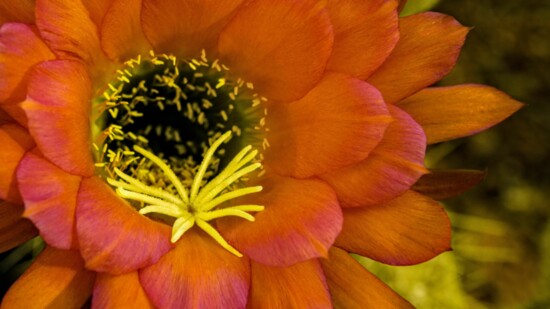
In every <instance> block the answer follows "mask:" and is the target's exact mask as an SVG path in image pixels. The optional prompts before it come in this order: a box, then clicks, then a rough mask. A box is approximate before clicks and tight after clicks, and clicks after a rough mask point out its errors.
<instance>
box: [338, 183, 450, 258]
mask: <svg viewBox="0 0 550 309" xmlns="http://www.w3.org/2000/svg"><path fill="white" fill-rule="evenodd" d="M336 246H337V247H340V248H342V249H344V250H346V251H349V252H352V253H357V254H360V255H363V256H366V257H369V258H371V259H374V260H377V261H379V262H382V263H386V264H391V265H412V264H418V263H421V262H424V261H427V260H429V259H431V258H433V257H435V256H437V255H438V254H440V253H442V252H444V251H447V250H450V248H451V224H450V222H449V218H448V217H447V213H445V210H444V209H443V207H441V205H439V204H438V203H437V202H435V201H434V200H432V199H430V198H427V197H425V196H423V195H421V194H419V193H416V192H414V191H407V192H405V193H404V194H403V195H401V196H399V197H397V198H395V199H393V200H391V201H390V202H388V203H386V204H382V205H378V206H373V207H362V208H347V209H345V210H344V226H343V228H342V232H341V233H340V235H339V236H338V238H337V239H336Z"/></svg>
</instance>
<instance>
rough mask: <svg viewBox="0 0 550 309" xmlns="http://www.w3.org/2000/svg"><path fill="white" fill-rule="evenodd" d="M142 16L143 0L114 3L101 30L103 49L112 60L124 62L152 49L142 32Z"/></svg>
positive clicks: (125, 0)
mask: <svg viewBox="0 0 550 309" xmlns="http://www.w3.org/2000/svg"><path fill="white" fill-rule="evenodd" d="M163 3H169V1H164V2H163ZM140 14H141V0H115V1H113V4H112V5H111V7H110V8H109V11H108V12H107V14H106V15H105V18H104V19H103V24H102V26H101V28H100V29H101V47H102V48H103V50H104V51H105V53H106V54H107V56H109V58H111V59H112V60H116V61H123V60H126V59H129V58H132V57H135V56H136V55H138V54H143V53H146V52H148V51H149V50H151V49H152V47H151V45H150V44H149V42H147V39H145V36H144V35H143V31H142V30H141V19H140ZM128 42H132V44H128Z"/></svg>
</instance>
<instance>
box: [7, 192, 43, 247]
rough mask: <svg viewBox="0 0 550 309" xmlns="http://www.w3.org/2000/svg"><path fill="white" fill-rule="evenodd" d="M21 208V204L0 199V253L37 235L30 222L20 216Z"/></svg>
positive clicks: (22, 208)
mask: <svg viewBox="0 0 550 309" xmlns="http://www.w3.org/2000/svg"><path fill="white" fill-rule="evenodd" d="M23 210H24V207H23V205H16V204H11V203H8V202H5V201H0V253H2V252H6V251H8V250H10V249H12V248H15V247H17V246H19V245H21V244H23V243H24V242H26V241H27V240H30V239H31V238H33V237H35V236H36V235H38V231H37V230H36V228H35V227H34V225H33V224H32V222H30V221H29V220H28V219H25V218H23V217H22V215H23Z"/></svg>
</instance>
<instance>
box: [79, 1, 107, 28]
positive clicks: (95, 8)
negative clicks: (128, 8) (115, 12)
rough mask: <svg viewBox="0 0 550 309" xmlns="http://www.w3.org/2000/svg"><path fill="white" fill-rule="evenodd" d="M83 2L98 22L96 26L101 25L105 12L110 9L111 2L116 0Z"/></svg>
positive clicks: (95, 22) (92, 17)
mask: <svg viewBox="0 0 550 309" xmlns="http://www.w3.org/2000/svg"><path fill="white" fill-rule="evenodd" d="M81 1H82V4H84V6H85V7H86V10H87V11H88V14H89V15H90V19H91V20H92V21H93V22H94V24H96V26H97V27H98V29H99V27H100V26H101V24H102V22H103V18H104V16H105V14H106V13H107V12H108V10H109V9H110V6H111V3H113V1H114V0H81Z"/></svg>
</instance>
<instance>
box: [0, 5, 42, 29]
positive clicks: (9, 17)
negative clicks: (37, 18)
mask: <svg viewBox="0 0 550 309" xmlns="http://www.w3.org/2000/svg"><path fill="white" fill-rule="evenodd" d="M6 22H18V23H25V24H34V0H18V1H12V0H0V25H1V24H3V23H6Z"/></svg>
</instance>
